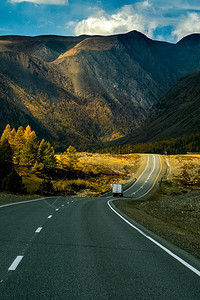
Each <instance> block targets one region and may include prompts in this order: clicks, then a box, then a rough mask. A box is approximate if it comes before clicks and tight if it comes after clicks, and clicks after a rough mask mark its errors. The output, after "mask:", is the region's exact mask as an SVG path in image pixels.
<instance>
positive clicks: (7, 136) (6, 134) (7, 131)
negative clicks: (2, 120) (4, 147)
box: [1, 124, 11, 142]
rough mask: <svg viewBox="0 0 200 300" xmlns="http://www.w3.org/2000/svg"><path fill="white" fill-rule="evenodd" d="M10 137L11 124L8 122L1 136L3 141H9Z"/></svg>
mask: <svg viewBox="0 0 200 300" xmlns="http://www.w3.org/2000/svg"><path fill="white" fill-rule="evenodd" d="M10 138H11V127H10V124H7V125H6V128H5V129H4V131H3V133H2V136H1V142H3V141H4V140H7V141H9V140H10Z"/></svg>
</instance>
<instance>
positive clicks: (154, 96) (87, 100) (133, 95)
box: [0, 31, 200, 149]
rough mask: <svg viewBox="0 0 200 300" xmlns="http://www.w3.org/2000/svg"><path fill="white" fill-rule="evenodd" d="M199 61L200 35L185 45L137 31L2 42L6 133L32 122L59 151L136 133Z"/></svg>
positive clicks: (0, 96) (1, 118)
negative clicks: (155, 39)
mask: <svg viewBox="0 0 200 300" xmlns="http://www.w3.org/2000/svg"><path fill="white" fill-rule="evenodd" d="M199 58H200V35H197V34H196V35H192V36H188V37H186V38H184V39H183V40H181V41H180V42H179V43H177V44H169V43H165V42H157V41H152V40H150V39H149V38H147V37H146V36H144V35H143V34H141V33H139V32H137V31H132V32H130V33H128V34H121V35H115V36H95V37H89V36H80V37H59V36H38V37H19V36H4V37H0V101H1V102H0V103H1V104H0V105H1V109H2V110H1V113H0V124H1V125H0V130H3V128H4V127H5V125H6V124H7V123H10V124H11V125H12V126H15V127H16V126H19V125H21V124H22V125H24V126H26V124H31V125H32V129H34V130H36V133H37V135H38V136H39V137H41V138H42V137H45V138H48V139H49V140H51V141H53V143H54V146H56V147H57V148H65V147H66V146H68V145H69V144H74V145H75V146H78V148H79V149H86V148H88V147H92V146H94V145H101V144H102V143H103V142H106V141H111V140H114V139H117V138H120V137H123V136H126V135H129V134H130V133H131V134H134V133H135V132H137V131H138V128H139V127H140V126H141V125H142V124H143V122H144V120H145V119H146V118H147V116H148V114H149V111H150V109H151V108H152V106H153V105H155V104H156V103H158V102H159V99H160V97H161V96H163V95H164V93H166V92H167V90H168V89H169V88H170V87H171V86H172V85H173V84H174V83H176V82H177V80H178V79H180V77H182V76H185V75H188V74H190V73H192V72H196V71H198V70H200V59H199ZM10 112H12V113H10ZM19 123H20V124H19Z"/></svg>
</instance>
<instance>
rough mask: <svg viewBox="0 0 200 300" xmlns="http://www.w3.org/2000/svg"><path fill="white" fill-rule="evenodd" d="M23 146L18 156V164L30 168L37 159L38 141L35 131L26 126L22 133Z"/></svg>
mask: <svg viewBox="0 0 200 300" xmlns="http://www.w3.org/2000/svg"><path fill="white" fill-rule="evenodd" d="M24 140H25V142H24V145H23V147H22V150H21V154H20V164H21V165H26V166H32V165H34V163H35V162H36V159H37V151H38V140H37V136H36V134H35V131H31V128H30V126H29V125H28V126H27V127H26V129H25V131H24Z"/></svg>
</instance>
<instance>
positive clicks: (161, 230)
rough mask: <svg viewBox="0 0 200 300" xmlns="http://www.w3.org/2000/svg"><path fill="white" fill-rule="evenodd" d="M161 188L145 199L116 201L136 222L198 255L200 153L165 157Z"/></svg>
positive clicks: (199, 240)
mask: <svg viewBox="0 0 200 300" xmlns="http://www.w3.org/2000/svg"><path fill="white" fill-rule="evenodd" d="M165 158H166V159H167V160H168V163H169V165H170V167H168V172H167V174H166V176H165V177H164V178H163V182H162V184H161V188H160V189H158V190H157V191H156V192H155V193H154V194H153V195H151V196H150V197H149V198H147V199H146V200H140V201H130V200H129V201H126V200H125V201H121V200H119V201H115V204H116V206H117V207H118V208H119V209H120V210H122V211H123V212H124V213H125V214H127V215H128V216H130V217H131V218H133V219H134V220H136V221H137V222H138V223H140V224H142V225H144V226H145V227H147V228H149V229H150V230H152V231H153V232H155V233H157V234H158V235H160V236H162V237H164V238H165V239H167V240H168V241H170V242H172V243H173V244H175V245H177V246H178V247H180V248H182V249H184V250H186V251H187V252H189V253H191V254H193V255H194V256H196V257H198V258H200V201H199V199H200V185H199V178H200V155H172V156H166V157H165Z"/></svg>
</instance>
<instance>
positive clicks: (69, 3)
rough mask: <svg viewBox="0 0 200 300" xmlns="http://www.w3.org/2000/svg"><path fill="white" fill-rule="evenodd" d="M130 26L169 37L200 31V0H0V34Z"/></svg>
mask: <svg viewBox="0 0 200 300" xmlns="http://www.w3.org/2000/svg"><path fill="white" fill-rule="evenodd" d="M131 30H138V31H140V32H142V33H144V34H146V35H147V36H148V37H150V38H152V39H156V40H164V41H169V42H177V41H178V40H180V39H181V38H182V37H184V36H186V35H188V34H191V33H194V32H198V33H200V1H199V0H166V1H165V0H143V1H140V0H136V1H135V0H130V1H129V0H124V1H122V0H116V1H114V0H113V1H109V0H98V1H97V0H93V1H92V0H86V1H80V0H1V1H0V35H30V36H35V35H44V34H57V35H80V34H91V35H92V34H102V35H110V34H117V33H125V32H128V31H131Z"/></svg>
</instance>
